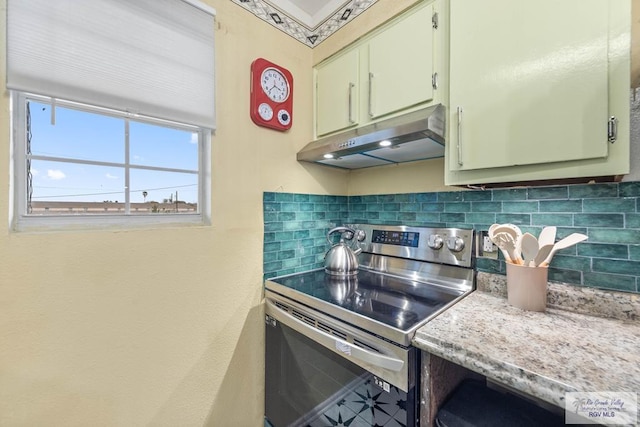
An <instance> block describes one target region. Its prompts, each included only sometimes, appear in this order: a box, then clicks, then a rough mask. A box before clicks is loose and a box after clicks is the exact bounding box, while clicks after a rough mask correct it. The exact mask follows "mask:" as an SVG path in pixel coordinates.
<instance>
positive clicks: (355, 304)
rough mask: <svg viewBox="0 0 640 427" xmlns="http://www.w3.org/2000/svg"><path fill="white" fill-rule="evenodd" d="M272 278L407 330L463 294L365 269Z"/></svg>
mask: <svg viewBox="0 0 640 427" xmlns="http://www.w3.org/2000/svg"><path fill="white" fill-rule="evenodd" d="M272 281H275V282H276V283H278V284H280V285H282V286H284V287H286V288H289V289H291V290H293V291H297V292H302V293H304V294H306V295H308V296H311V297H314V298H317V299H319V300H322V301H324V302H328V303H331V304H334V305H337V306H339V307H341V308H343V309H345V310H348V311H350V312H353V313H357V314H360V315H363V316H366V317H368V318H371V319H374V320H377V321H379V322H382V323H384V324H386V325H389V326H391V327H394V328H397V329H400V330H403V331H408V330H410V329H411V328H412V327H413V326H415V325H416V323H418V322H420V321H421V320H422V319H425V318H427V317H429V316H430V315H431V314H433V313H434V312H436V311H437V310H439V309H440V308H442V307H444V306H445V305H446V304H447V303H449V302H451V301H452V300H454V299H455V298H456V297H458V296H460V295H461V294H462V292H461V291H455V290H449V289H443V288H440V287H436V286H425V285H424V284H421V283H418V282H416V281H413V280H409V279H405V278H401V277H395V276H391V275H387V274H381V273H377V272H372V271H368V270H363V269H361V270H360V271H358V275H357V276H354V277H350V278H340V277H338V278H336V277H333V276H330V275H328V274H326V273H325V272H324V270H314V271H309V272H306V273H301V274H295V275H292V276H284V277H281V278H276V279H272Z"/></svg>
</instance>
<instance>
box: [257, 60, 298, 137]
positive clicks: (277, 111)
mask: <svg viewBox="0 0 640 427" xmlns="http://www.w3.org/2000/svg"><path fill="white" fill-rule="evenodd" d="M250 104H251V105H250V108H251V120H253V122H254V123H255V124H257V125H258V126H264V127H268V128H271V129H276V130H279V131H285V130H287V129H289V128H291V124H292V123H293V75H291V73H290V72H289V70H287V69H286V68H283V67H281V66H279V65H276V64H274V63H273V62H270V61H267V60H266V59H263V58H258V59H256V60H255V61H253V62H252V63H251V102H250Z"/></svg>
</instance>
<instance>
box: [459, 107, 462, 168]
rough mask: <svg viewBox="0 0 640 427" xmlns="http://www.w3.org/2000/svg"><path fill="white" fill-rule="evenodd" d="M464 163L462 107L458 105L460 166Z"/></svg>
mask: <svg viewBox="0 0 640 427" xmlns="http://www.w3.org/2000/svg"><path fill="white" fill-rule="evenodd" d="M462 163H463V162H462V107H458V166H462Z"/></svg>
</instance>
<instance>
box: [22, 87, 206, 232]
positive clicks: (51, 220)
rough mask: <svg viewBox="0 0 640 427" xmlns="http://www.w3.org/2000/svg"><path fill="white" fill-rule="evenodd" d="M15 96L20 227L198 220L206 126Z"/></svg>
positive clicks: (200, 219)
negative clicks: (202, 127)
mask: <svg viewBox="0 0 640 427" xmlns="http://www.w3.org/2000/svg"><path fill="white" fill-rule="evenodd" d="M14 98H15V99H14V118H15V126H14V129H15V135H14V139H15V146H14V156H13V157H14V160H15V164H14V167H15V175H16V180H15V193H16V195H18V196H19V197H17V198H16V214H17V215H16V218H15V219H16V223H17V224H16V225H17V228H18V229H28V228H32V227H34V226H37V227H39V226H45V227H52V226H56V225H64V226H70V225H73V224H77V223H81V224H83V225H86V224H87V222H89V223H90V222H94V223H98V224H101V225H102V224H110V223H115V224H122V223H125V222H128V223H132V221H133V223H165V222H171V223H175V222H181V223H185V222H193V223H201V222H203V220H204V218H205V217H204V216H203V213H204V212H205V210H203V200H206V193H207V192H206V191H205V189H206V188H208V185H207V183H206V179H205V177H206V176H207V175H208V174H207V173H203V172H204V171H206V170H207V166H206V161H205V160H206V158H207V156H208V155H206V154H205V153H208V152H209V150H208V145H209V136H208V135H210V132H209V130H208V129H201V128H198V127H195V126H190V125H185V124H179V123H174V122H168V121H166V120H158V119H151V118H144V117H139V116H133V115H131V114H128V113H126V112H118V111H115V110H107V109H104V108H97V107H91V106H88V105H83V104H78V103H72V102H66V101H61V100H56V101H55V102H52V100H51V99H50V98H46V97H42V96H35V95H25V94H17V95H15V97H14ZM105 217H108V218H105ZM131 217H138V218H137V219H133V220H131V219H130V218H131ZM140 217H146V218H144V219H143V218H140ZM79 218H84V221H79V220H78V219H79Z"/></svg>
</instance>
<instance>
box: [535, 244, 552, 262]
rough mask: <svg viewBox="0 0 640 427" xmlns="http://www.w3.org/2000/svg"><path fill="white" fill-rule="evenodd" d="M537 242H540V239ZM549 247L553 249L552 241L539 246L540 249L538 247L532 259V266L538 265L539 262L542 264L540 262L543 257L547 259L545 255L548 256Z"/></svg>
mask: <svg viewBox="0 0 640 427" xmlns="http://www.w3.org/2000/svg"><path fill="white" fill-rule="evenodd" d="M539 243H540V240H538V244H539ZM551 249H553V243H551V244H548V245H544V246H540V249H538V255H536V257H535V259H534V260H533V266H534V267H538V266H540V264H542V262H543V261H544V260H545V259H547V257H548V256H549V253H551Z"/></svg>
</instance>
